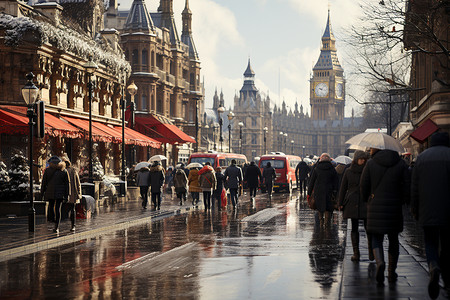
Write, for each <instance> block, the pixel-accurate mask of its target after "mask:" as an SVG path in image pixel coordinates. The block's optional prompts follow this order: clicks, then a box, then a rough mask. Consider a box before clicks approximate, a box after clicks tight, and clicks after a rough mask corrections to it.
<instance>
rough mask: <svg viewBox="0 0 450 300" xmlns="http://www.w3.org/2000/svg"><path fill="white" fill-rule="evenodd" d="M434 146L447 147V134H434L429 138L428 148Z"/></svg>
mask: <svg viewBox="0 0 450 300" xmlns="http://www.w3.org/2000/svg"><path fill="white" fill-rule="evenodd" d="M434 146H446V147H448V146H449V136H448V132H435V133H433V135H432V136H431V140H430V147H434Z"/></svg>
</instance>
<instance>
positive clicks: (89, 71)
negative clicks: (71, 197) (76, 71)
mask: <svg viewBox="0 0 450 300" xmlns="http://www.w3.org/2000/svg"><path fill="white" fill-rule="evenodd" d="M83 67H84V68H85V69H86V73H87V75H88V77H89V82H88V92H89V94H88V97H89V179H88V181H89V182H90V183H93V182H94V177H93V168H92V90H93V89H94V84H93V82H92V74H94V72H95V70H97V68H98V66H97V65H96V64H95V62H93V61H92V56H89V60H88V62H87V63H85V64H84V65H83Z"/></svg>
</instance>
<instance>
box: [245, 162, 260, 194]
mask: <svg viewBox="0 0 450 300" xmlns="http://www.w3.org/2000/svg"><path fill="white" fill-rule="evenodd" d="M261 179H262V175H261V170H260V169H259V168H258V166H257V165H256V164H255V162H254V161H252V162H250V165H249V166H248V167H247V170H246V171H245V175H244V181H247V186H248V188H249V190H250V199H252V200H253V199H254V198H255V197H256V190H257V189H258V187H259V183H260V181H261Z"/></svg>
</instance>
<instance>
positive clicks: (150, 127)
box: [135, 114, 196, 144]
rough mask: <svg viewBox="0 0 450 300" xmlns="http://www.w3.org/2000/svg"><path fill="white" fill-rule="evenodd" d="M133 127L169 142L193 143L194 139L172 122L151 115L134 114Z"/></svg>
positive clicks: (159, 139)
mask: <svg viewBox="0 0 450 300" xmlns="http://www.w3.org/2000/svg"><path fill="white" fill-rule="evenodd" d="M135 119H136V125H135V129H136V130H138V131H139V132H142V133H145V134H146V135H148V136H151V137H152V138H154V139H155V140H157V141H160V142H162V143H169V144H175V143H178V144H184V143H195V142H196V141H195V140H194V139H193V138H191V137H190V136H188V135H187V134H186V133H184V132H183V131H182V130H181V129H179V128H178V127H177V126H175V125H173V124H165V123H162V122H161V121H159V120H157V119H156V118H155V117H154V116H152V115H150V114H149V115H145V116H144V115H139V116H136V118H135Z"/></svg>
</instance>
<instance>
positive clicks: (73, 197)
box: [63, 157, 81, 231]
mask: <svg viewBox="0 0 450 300" xmlns="http://www.w3.org/2000/svg"><path fill="white" fill-rule="evenodd" d="M63 161H64V163H65V164H66V170H67V173H68V174H69V182H70V194H69V197H68V201H67V205H68V210H69V213H70V221H71V224H72V226H71V228H70V231H75V219H76V215H77V212H76V205H77V203H79V202H80V200H81V183H80V177H79V176H78V172H77V170H75V168H74V167H73V166H72V164H71V163H70V160H69V158H68V157H64V158H63Z"/></svg>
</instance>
